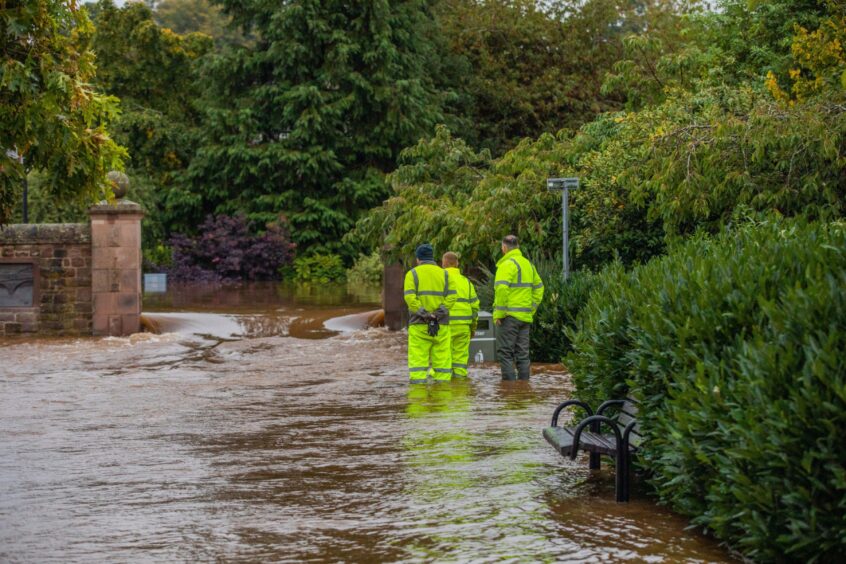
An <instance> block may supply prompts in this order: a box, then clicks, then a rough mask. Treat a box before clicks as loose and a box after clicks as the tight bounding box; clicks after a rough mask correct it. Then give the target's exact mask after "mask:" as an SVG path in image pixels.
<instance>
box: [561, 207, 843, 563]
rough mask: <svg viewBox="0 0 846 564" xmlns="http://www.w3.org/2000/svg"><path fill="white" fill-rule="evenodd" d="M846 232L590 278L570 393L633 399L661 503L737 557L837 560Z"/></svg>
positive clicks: (741, 245) (773, 231) (769, 232)
mask: <svg viewBox="0 0 846 564" xmlns="http://www.w3.org/2000/svg"><path fill="white" fill-rule="evenodd" d="M845 250H846V228H844V226H843V225H826V224H808V223H805V222H803V221H771V222H765V223H762V224H758V225H748V226H745V227H743V228H741V229H740V230H738V231H736V232H733V233H724V234H722V235H720V236H719V237H716V238H714V239H705V238H697V239H694V240H691V241H689V242H688V243H686V244H684V245H683V246H680V247H678V248H676V249H674V250H673V251H672V252H671V253H670V254H669V255H668V256H666V257H663V258H660V259H655V260H653V261H652V262H650V263H649V264H647V265H645V266H642V267H638V268H635V269H634V270H633V271H632V272H631V273H629V274H625V273H623V272H622V271H621V270H620V269H619V268H617V267H612V268H611V269H609V270H608V271H607V272H604V273H602V274H601V275H600V276H599V277H598V280H597V283H596V289H595V290H594V292H593V293H592V295H591V297H590V299H589V302H588V304H587V306H586V307H585V308H584V310H583V311H582V313H581V315H580V316H579V319H578V324H577V330H575V331H571V338H572V339H573V342H574V349H575V350H574V352H573V353H571V354H570V355H569V356H568V359H567V362H568V365H569V366H570V368H571V369H572V370H573V372H574V374H575V378H576V383H577V387H578V389H579V395H581V396H586V397H590V398H592V399H593V400H594V401H596V400H598V399H599V398H600V397H606V395H607V394H608V393H609V392H610V391H613V392H615V393H616V395H622V394H623V393H627V392H628V393H633V394H635V395H636V396H638V397H640V398H641V400H642V401H643V407H642V410H641V421H642V428H643V431H644V434H645V435H646V437H647V442H646V443H645V445H644V448H643V450H642V456H641V457H640V458H641V463H642V464H643V466H645V467H646V468H647V469H648V470H650V471H651V473H652V478H651V484H652V485H653V486H654V488H655V490H656V492H657V493H658V495H659V496H660V498H661V499H662V500H663V501H665V502H667V503H669V504H670V505H672V506H673V507H674V508H675V509H676V510H677V511H680V512H682V513H684V514H687V515H689V516H691V517H692V522H693V523H694V524H695V525H701V526H704V527H707V528H708V529H710V530H711V531H713V533H714V534H715V535H716V536H717V537H718V538H720V539H723V540H726V541H728V542H729V543H730V544H732V545H733V546H734V547H736V548H737V549H738V550H740V551H741V552H742V553H743V554H744V555H746V556H747V557H749V558H752V559H755V560H766V561H776V560H778V561H784V560H791V561H809V562H811V561H822V562H826V561H835V560H838V557H840V559H842V557H843V556H844V555H846V450H845V449H843V429H844V428H846V357H844V356H843V351H844V350H846V292H844V290H843V288H844V287H846V251H845Z"/></svg>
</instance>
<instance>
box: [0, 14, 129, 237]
mask: <svg viewBox="0 0 846 564" xmlns="http://www.w3.org/2000/svg"><path fill="white" fill-rule="evenodd" d="M93 32H94V28H93V26H92V25H91V21H90V20H89V19H88V16H87V15H86V13H85V11H84V10H80V9H79V8H77V6H76V2H73V1H60V0H22V1H18V2H11V3H10V4H6V3H4V5H3V10H0V41H2V46H3V56H4V61H3V64H2V66H0V224H3V223H5V222H7V221H8V220H9V218H10V217H11V215H12V212H13V207H14V194H15V193H16V192H17V189H18V188H19V186H20V185H21V184H22V182H23V180H24V178H25V177H26V173H27V172H28V171H31V170H41V171H44V173H45V176H46V178H45V190H46V191H47V193H48V194H49V195H50V197H52V198H55V199H56V200H57V201H59V202H64V201H70V200H77V199H88V200H91V199H93V198H96V197H97V196H98V195H100V194H102V190H103V189H104V188H105V174H106V172H108V171H109V170H110V169H112V168H121V167H122V163H121V161H122V159H123V157H124V156H125V154H126V153H125V151H124V150H123V149H122V148H121V147H120V146H118V145H117V144H116V143H115V142H114V141H113V140H112V139H111V138H110V137H109V134H108V132H107V130H106V126H107V125H108V124H109V122H111V121H112V120H113V119H114V118H115V115H116V113H117V100H116V99H115V98H112V97H109V96H104V95H101V94H99V93H97V92H96V91H95V90H93V89H92V88H91V85H90V83H91V80H92V78H93V77H94V53H93V51H92V50H91V37H92V34H93Z"/></svg>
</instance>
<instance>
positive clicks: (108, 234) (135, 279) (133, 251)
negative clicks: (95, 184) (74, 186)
mask: <svg viewBox="0 0 846 564" xmlns="http://www.w3.org/2000/svg"><path fill="white" fill-rule="evenodd" d="M89 215H90V216H91V267H92V271H91V286H92V287H91V293H92V296H93V298H94V300H93V302H94V317H93V330H94V334H95V335H112V336H120V335H129V334H131V333H137V332H138V331H139V330H140V328H141V218H143V217H144V212H143V211H142V209H141V206H140V205H138V204H136V203H135V202H130V201H129V200H118V201H117V202H116V203H115V204H109V203H105V202H101V203H99V204H97V205H95V206H92V207H91V208H90V209H89Z"/></svg>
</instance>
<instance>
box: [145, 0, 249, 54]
mask: <svg viewBox="0 0 846 564" xmlns="http://www.w3.org/2000/svg"><path fill="white" fill-rule="evenodd" d="M154 16H155V19H156V23H158V24H159V25H160V26H162V27H165V28H168V29H170V30H171V31H174V32H176V33H180V34H187V33H193V32H200V33H204V34H205V35H208V36H209V37H211V38H213V39H214V40H215V42H216V43H219V44H221V45H225V44H227V43H245V42H246V41H247V39H246V38H245V37H244V35H243V34H242V33H241V32H240V31H239V30H238V29H237V28H236V27H235V26H234V25H232V18H230V17H229V16H227V15H226V14H224V13H223V10H222V9H221V8H220V6H218V5H213V4H211V3H210V2H209V0H162V1H161V2H158V3H156V11H155V14H154Z"/></svg>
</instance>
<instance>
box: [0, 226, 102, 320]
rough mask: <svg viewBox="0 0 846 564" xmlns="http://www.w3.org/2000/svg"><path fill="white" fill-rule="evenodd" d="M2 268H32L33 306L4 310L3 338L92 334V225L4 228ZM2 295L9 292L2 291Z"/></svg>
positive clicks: (1, 232) (0, 252) (0, 315)
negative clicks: (32, 335)
mask: <svg viewBox="0 0 846 564" xmlns="http://www.w3.org/2000/svg"><path fill="white" fill-rule="evenodd" d="M0 263H3V264H5V265H13V264H18V265H28V264H31V265H32V288H31V300H32V301H31V306H17V307H0V335H11V334H18V333H36V332H37V333H40V334H47V335H60V334H61V335H90V334H91V332H92V329H93V326H92V318H93V317H92V316H93V302H92V293H91V267H92V258H91V227H90V226H89V225H88V224H75V223H71V224H38V225H7V226H5V227H2V228H0ZM0 291H3V292H6V291H7V289H6V288H5V287H2V288H0ZM27 297H28V298H29V294H27Z"/></svg>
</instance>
